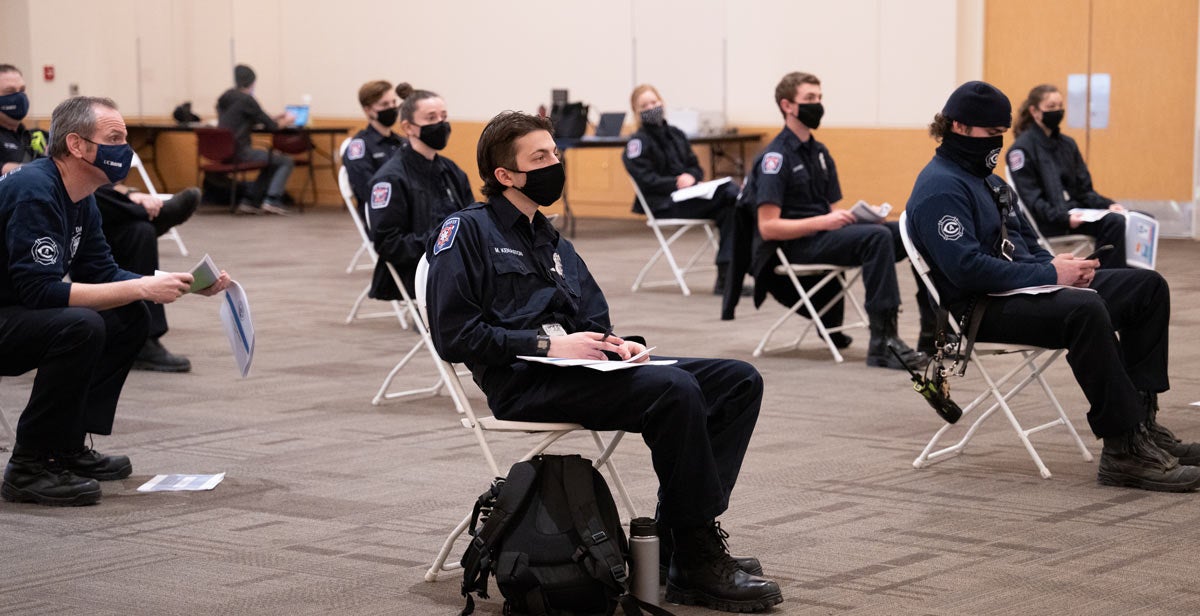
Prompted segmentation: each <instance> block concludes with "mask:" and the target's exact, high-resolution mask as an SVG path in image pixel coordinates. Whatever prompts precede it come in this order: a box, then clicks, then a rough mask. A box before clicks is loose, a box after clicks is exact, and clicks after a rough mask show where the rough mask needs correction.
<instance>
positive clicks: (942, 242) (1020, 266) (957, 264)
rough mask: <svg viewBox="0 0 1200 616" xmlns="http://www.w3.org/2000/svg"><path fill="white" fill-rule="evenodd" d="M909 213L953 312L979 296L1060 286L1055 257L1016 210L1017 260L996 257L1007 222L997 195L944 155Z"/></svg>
mask: <svg viewBox="0 0 1200 616" xmlns="http://www.w3.org/2000/svg"><path fill="white" fill-rule="evenodd" d="M997 179H998V178H997ZM905 211H907V212H908V221H907V222H908V229H909V232H910V234H911V237H912V239H913V244H914V245H915V246H916V248H917V250H918V251H919V252H920V253H921V254H922V255H924V256H925V258H926V259H928V260H929V264H930V266H931V267H932V268H933V272H932V275H933V282H934V285H935V286H936V287H937V290H938V295H939V296H940V297H941V303H942V305H943V306H945V307H947V308H950V309H951V310H952V311H955V312H958V311H959V310H960V309H961V308H962V307H964V306H965V305H966V303H967V302H968V301H969V300H970V299H971V298H972V297H973V296H976V295H980V294H987V293H999V292H1001V291H1010V290H1012V289H1019V288H1021V287H1032V286H1041V285H1050V284H1055V283H1056V282H1057V281H1058V274H1057V272H1056V271H1055V269H1054V266H1053V265H1052V264H1051V263H1050V261H1051V259H1052V258H1053V257H1052V256H1051V255H1050V253H1048V252H1046V251H1045V250H1044V249H1043V248H1042V247H1041V246H1039V245H1038V243H1037V237H1036V236H1035V235H1034V233H1033V230H1032V229H1031V228H1030V227H1029V224H1028V223H1027V222H1026V221H1025V218H1024V217H1023V216H1019V215H1018V214H1017V212H1016V210H1015V208H1010V211H1009V212H1008V213H1007V217H1006V218H1005V221H1006V223H1007V227H1008V239H1009V241H1011V242H1012V243H1013V245H1014V248H1015V250H1014V253H1013V260H1012V261H1008V260H1005V259H1003V258H1001V257H998V256H996V255H997V254H998V252H997V246H998V245H999V242H1000V221H1001V218H1000V209H999V207H997V205H996V201H995V199H993V197H992V193H991V190H990V189H989V188H988V186H987V184H986V182H985V180H984V179H983V178H980V177H978V176H975V175H972V174H970V173H968V172H967V171H966V170H965V169H963V168H962V167H961V166H960V165H958V164H957V163H955V162H953V161H951V160H950V159H949V158H946V157H945V156H942V155H941V154H938V155H935V156H934V157H933V160H931V161H930V162H929V164H928V165H925V168H924V169H923V170H922V171H921V174H920V175H918V176H917V182H916V184H915V185H914V186H913V190H912V196H911V197H909V199H908V205H907V206H906V207H905Z"/></svg>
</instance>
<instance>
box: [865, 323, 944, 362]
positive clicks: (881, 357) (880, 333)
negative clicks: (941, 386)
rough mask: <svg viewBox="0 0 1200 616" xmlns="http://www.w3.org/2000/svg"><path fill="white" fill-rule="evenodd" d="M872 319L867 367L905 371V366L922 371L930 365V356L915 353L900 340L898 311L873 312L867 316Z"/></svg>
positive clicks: (918, 352)
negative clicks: (926, 365)
mask: <svg viewBox="0 0 1200 616" xmlns="http://www.w3.org/2000/svg"><path fill="white" fill-rule="evenodd" d="M867 316H868V318H869V319H870V322H869V325H870V327H871V341H870V343H868V345H867V365H868V366H876V367H878V368H891V369H892V370H904V369H905V366H904V364H908V367H909V368H911V369H913V370H921V369H923V368H924V367H925V364H928V363H929V356H927V355H925V354H924V353H922V352H920V351H914V350H912V348H911V347H909V346H908V345H907V344H905V343H904V341H903V340H901V339H900V336H899V333H898V332H897V325H896V320H897V318H898V316H899V315H898V311H897V310H896V309H895V308H893V309H891V310H884V311H880V312H872V313H870V314H869V315H867ZM889 347H894V348H895V349H896V353H899V354H900V358H902V359H903V360H904V363H903V364H902V363H900V359H897V358H896V353H892V351H891V350H890V349H889Z"/></svg>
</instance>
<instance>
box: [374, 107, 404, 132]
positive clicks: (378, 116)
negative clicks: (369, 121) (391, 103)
mask: <svg viewBox="0 0 1200 616" xmlns="http://www.w3.org/2000/svg"><path fill="white" fill-rule="evenodd" d="M399 117H400V108H399V107H388V108H387V109H380V110H379V111H377V112H376V113H375V121H376V122H379V123H380V124H382V125H384V126H386V127H388V128H391V127H392V125H393V124H395V123H396V119H397V118H399Z"/></svg>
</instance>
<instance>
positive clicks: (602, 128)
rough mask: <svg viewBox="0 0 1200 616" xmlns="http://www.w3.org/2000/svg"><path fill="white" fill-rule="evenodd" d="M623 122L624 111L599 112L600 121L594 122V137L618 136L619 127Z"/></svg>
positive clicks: (619, 132) (619, 133)
mask: <svg viewBox="0 0 1200 616" xmlns="http://www.w3.org/2000/svg"><path fill="white" fill-rule="evenodd" d="M624 124H625V112H624V111H616V112H611V113H602V114H600V122H599V123H597V124H596V137H600V138H603V137H620V136H621V127H622V126H623V125H624Z"/></svg>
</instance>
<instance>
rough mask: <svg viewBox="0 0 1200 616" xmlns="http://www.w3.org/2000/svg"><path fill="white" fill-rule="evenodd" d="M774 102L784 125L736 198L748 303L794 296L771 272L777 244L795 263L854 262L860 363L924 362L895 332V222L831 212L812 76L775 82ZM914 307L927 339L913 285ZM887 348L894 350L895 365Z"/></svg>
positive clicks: (927, 314)
mask: <svg viewBox="0 0 1200 616" xmlns="http://www.w3.org/2000/svg"><path fill="white" fill-rule="evenodd" d="M775 102H776V104H777V105H778V106H779V111H780V113H781V114H782V115H783V119H784V128H783V130H782V131H781V132H780V133H779V134H778V135H777V136H776V137H775V139H773V140H772V141H771V143H769V144H767V148H766V150H765V151H763V153H762V154H760V155H759V157H758V159H757V160H756V161H755V163H754V166H753V167H752V168H751V170H750V177H749V179H748V180H747V184H746V188H745V190H744V191H743V193H742V203H743V204H744V205H745V206H747V207H750V208H752V209H754V210H755V211H756V212H757V213H756V220H757V222H758V224H757V227H756V229H755V230H756V234H755V238H754V256H753V262H752V264H751V273H752V274H753V275H754V277H755V290H756V292H755V300H756V302H761V301H762V298H763V297H764V296H765V294H766V293H767V292H769V293H771V295H773V296H774V297H775V298H776V299H778V300H779V301H780V302H781V303H782V304H784V305H785V306H791V305H793V304H794V303H795V302H796V300H797V299H799V298H798V296H797V295H796V291H795V287H793V286H792V284H791V281H790V280H789V279H787V278H786V277H783V276H778V275H776V274H775V273H774V269H775V266H776V265H778V259H777V258H776V255H775V249H776V248H777V247H779V246H782V247H783V252H784V254H786V255H787V257H788V261H790V262H791V263H793V264H797V265H799V264H808V263H829V264H833V265H850V266H862V280H863V286H864V287H866V291H867V297H866V309H867V315H868V317H869V319H870V328H871V329H870V331H871V340H870V343H869V344H868V346H867V365H868V366H878V367H884V368H893V369H899V370H902V369H904V368H905V365H906V364H907V366H908V367H911V368H914V369H916V368H919V367H921V366H924V364H925V362H927V361H928V358H927V357H926V356H925V354H924V353H921V352H919V351H914V350H913V349H911V348H909V346H908V345H907V344H905V343H904V341H903V340H901V339H900V335H899V333H898V331H897V318H898V314H899V309H900V286H899V283H898V282H897V280H896V262H898V261H901V260H903V259H904V258H905V255H904V246H903V245H902V244H901V243H900V231H899V226H897V224H896V223H894V222H887V223H882V224H878V223H857V224H856V220H855V216H854V215H853V214H851V213H850V212H849V210H844V209H836V210H835V209H833V205H834V204H835V203H837V202H838V201H841V200H842V187H841V184H840V183H839V182H838V175H837V166H836V165H834V162H833V157H832V156H830V154H829V150H828V149H826V148H825V145H824V144H822V143H820V142H819V141H817V140H816V138H815V137H814V136H813V130H815V129H816V128H817V127H818V126H820V124H821V117H822V116H823V115H824V113H825V108H824V106H823V104H822V103H821V82H820V80H818V79H817V78H816V77H815V76H813V75H810V74H808V73H788V74H787V75H784V76H783V79H782V80H781V81H780V82H779V85H777V86H776V87H775ZM917 304H918V308H919V309H920V313H921V328H922V339H927V340H928V343H929V344H932V342H933V336H932V333H930V332H931V330H932V328H933V326H934V317H933V310H932V309H931V308H930V307H929V304H928V300H927V299H926V297H925V294H924V293H923V289H920V288H919V285H918V293H917ZM818 309H819V307H818ZM836 319H837V317H834V319H833V321H834V322H832V323H831V322H830V321H831V319H829V318H826V324H827V325H831V324H832V325H837V324H840V320H836ZM927 330H929V331H927ZM833 341H834V344H836V345H837V346H839V347H844V346H848V345H849V344H850V341H849V339H848V337H846V336H838V335H835V336H834V337H833ZM889 347H891V348H895V350H896V351H897V353H898V354H899V356H900V358H903V363H902V362H901V360H900V358H897V353H893V352H892V351H891V350H890V349H889Z"/></svg>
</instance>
